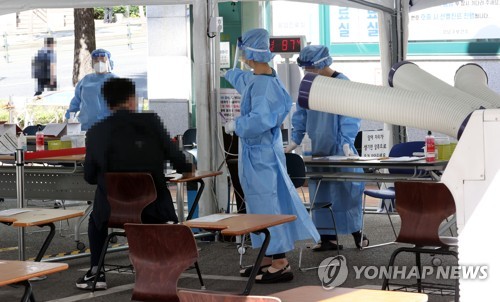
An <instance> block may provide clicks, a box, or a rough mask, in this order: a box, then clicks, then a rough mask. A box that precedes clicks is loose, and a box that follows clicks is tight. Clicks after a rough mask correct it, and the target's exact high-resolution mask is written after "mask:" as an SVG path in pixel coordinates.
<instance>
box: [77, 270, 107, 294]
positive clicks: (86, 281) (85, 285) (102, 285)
mask: <svg viewBox="0 0 500 302" xmlns="http://www.w3.org/2000/svg"><path fill="white" fill-rule="evenodd" d="M96 277H97V283H96V285H95V289H96V290H99V289H106V288H108V285H107V284H106V276H104V273H103V272H100V273H99V275H98V276H97V274H96V275H92V273H91V270H88V271H87V273H85V275H83V277H81V278H79V279H78V280H77V281H76V287H78V288H81V289H89V290H91V289H92V285H93V284H94V279H95V278H96Z"/></svg>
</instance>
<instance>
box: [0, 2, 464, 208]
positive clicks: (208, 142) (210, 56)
mask: <svg viewBox="0 0 500 302" xmlns="http://www.w3.org/2000/svg"><path fill="white" fill-rule="evenodd" d="M230 1H231V0H223V1H217V0H205V1H202V0H191V1H187V0H146V1H138V0H106V1H105V0H64V1H61V0H38V1H32V0H17V1H12V0H0V15H4V14H9V13H15V12H20V11H24V10H30V9H37V8H71V7H79V8H82V7H100V6H106V7H109V6H118V5H137V4H140V5H178V4H189V5H192V12H191V13H192V16H193V24H192V61H193V66H196V72H195V73H193V79H192V83H193V85H194V87H193V91H194V94H193V98H194V100H195V101H196V104H197V106H196V116H197V118H196V128H197V129H198V138H197V142H198V169H199V170H203V171H213V170H216V169H217V168H218V166H219V164H220V159H221V158H223V155H222V152H221V150H220V147H219V145H218V141H217V136H220V137H221V136H222V135H221V133H220V131H221V127H220V125H219V124H218V123H219V121H218V117H217V114H216V113H217V112H218V106H217V103H218V98H219V88H218V87H219V86H220V83H219V79H220V78H219V74H218V72H219V58H218V57H219V56H218V55H216V54H217V51H218V47H217V45H218V43H219V42H220V41H219V36H218V35H216V36H215V37H214V38H213V39H209V38H208V37H207V24H208V23H209V19H210V17H214V16H218V8H217V5H216V4H217V3H218V2H230ZM250 1H252V2H256V1H253V0H243V1H238V2H250ZM271 1H272V0H271ZM294 2H304V3H315V4H326V5H335V6H346V7H355V8H364V9H369V10H374V11H377V12H379V22H378V23H379V33H380V36H379V38H380V60H381V69H382V77H383V78H382V82H383V83H387V77H388V74H389V70H390V68H391V66H392V65H393V64H395V63H397V62H399V61H403V60H404V59H405V56H406V48H407V47H406V46H407V42H408V13H409V12H412V11H417V10H420V9H425V8H428V7H432V6H438V5H442V4H447V3H451V2H455V1H452V0H451V1H450V0H377V1H370V0H302V1H294ZM221 180H223V177H219V178H218V180H217V181H218V182H219V181H221ZM206 185H207V187H211V186H212V184H211V183H210V182H209V181H208V182H207V184H206ZM216 192H221V193H220V194H218V199H219V201H218V202H219V206H218V208H221V207H225V205H226V204H227V201H225V200H224V195H226V194H227V187H226V188H224V186H223V185H222V183H218V184H217V186H216ZM214 204H215V201H214V195H213V194H212V193H211V192H210V190H205V192H204V195H203V196H202V199H201V201H200V209H199V214H200V216H204V215H207V214H210V213H212V212H214V211H215V207H214V206H213V205H214Z"/></svg>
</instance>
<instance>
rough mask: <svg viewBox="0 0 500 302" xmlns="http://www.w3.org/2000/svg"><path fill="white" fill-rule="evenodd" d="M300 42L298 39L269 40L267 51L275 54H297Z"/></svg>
mask: <svg viewBox="0 0 500 302" xmlns="http://www.w3.org/2000/svg"><path fill="white" fill-rule="evenodd" d="M300 48H301V41H300V38H299V37H291V38H286V37H284V38H270V39H269V49H270V50H271V52H276V53H280V52H282V53H299V52H300Z"/></svg>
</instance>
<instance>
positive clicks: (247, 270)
mask: <svg viewBox="0 0 500 302" xmlns="http://www.w3.org/2000/svg"><path fill="white" fill-rule="evenodd" d="M270 266H271V264H268V265H263V266H261V267H260V269H259V271H258V272H257V275H262V274H263V273H265V272H266V271H267V268H268V267H270ZM252 270H253V265H252V266H249V267H247V268H244V269H242V270H240V276H242V277H250V274H251V273H252Z"/></svg>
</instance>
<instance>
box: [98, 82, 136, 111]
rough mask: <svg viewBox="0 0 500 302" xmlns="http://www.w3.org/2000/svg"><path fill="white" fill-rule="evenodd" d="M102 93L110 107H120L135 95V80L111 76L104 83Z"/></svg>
mask: <svg viewBox="0 0 500 302" xmlns="http://www.w3.org/2000/svg"><path fill="white" fill-rule="evenodd" d="M102 95H103V96H104V100H105V101H106V103H107V104H108V107H109V108H111V109H112V108H115V107H118V106H119V105H121V104H123V103H125V102H127V100H128V99H129V98H130V97H131V96H134V95H135V84H134V81H132V80H131V79H127V78H110V79H108V80H106V82H104V84H103V85H102Z"/></svg>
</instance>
